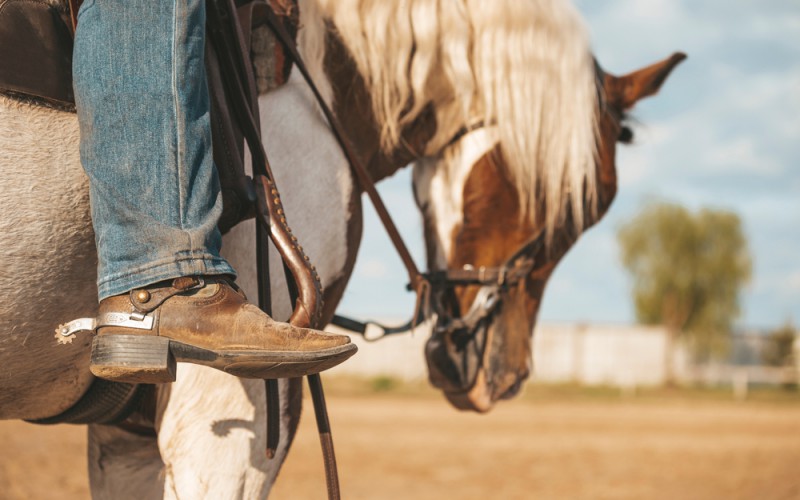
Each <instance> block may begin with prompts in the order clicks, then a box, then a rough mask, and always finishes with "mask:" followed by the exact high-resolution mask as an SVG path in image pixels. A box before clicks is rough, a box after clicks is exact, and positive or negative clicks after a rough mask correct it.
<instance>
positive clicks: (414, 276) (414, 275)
mask: <svg viewBox="0 0 800 500" xmlns="http://www.w3.org/2000/svg"><path fill="white" fill-rule="evenodd" d="M265 16H266V19H267V21H268V22H269V24H270V27H271V28H272V29H273V31H274V32H275V34H276V35H277V36H278V38H279V39H280V41H281V43H283V45H284V46H285V47H286V50H287V51H288V52H289V54H290V55H291V56H292V58H293V59H294V63H295V65H297V69H299V70H300V72H301V73H302V75H303V77H304V78H305V80H306V83H308V86H309V87H310V88H311V91H312V92H313V93H314V96H315V97H316V98H317V101H318V103H319V106H320V108H321V109H322V112H323V114H324V115H325V118H326V119H327V120H328V123H330V125H331V129H332V130H333V133H334V135H335V136H336V140H337V141H338V142H339V145H340V146H341V148H342V150H343V151H344V154H345V156H346V157H347V160H348V161H349V163H350V166H351V168H352V169H353V172H354V173H355V175H356V178H357V179H358V181H359V183H360V184H361V188H362V189H363V190H364V191H366V193H367V195H368V196H369V199H370V201H372V204H373V206H374V207H375V211H376V212H377V213H378V217H380V219H381V222H382V223H383V226H384V228H386V232H387V233H388V234H389V238H390V239H391V241H392V244H393V245H394V247H395V249H396V250H397V253H398V254H399V255H400V259H401V260H402V261H403V265H405V267H406V271H407V272H408V279H409V283H410V284H411V287H412V288H413V289H414V290H415V291H417V293H419V292H420V289H421V287H423V286H424V285H423V282H424V281H425V278H424V276H423V275H422V274H421V273H420V272H419V269H418V268H417V266H416V264H415V263H414V259H413V257H412V256H411V252H409V251H408V248H407V247H406V244H405V242H404V241H403V238H402V236H400V232H399V231H398V230H397V226H396V225H395V224H394V221H393V220H392V217H391V215H389V211H388V210H387V209H386V205H384V203H383V200H382V199H381V197H380V195H379V194H378V190H377V189H376V188H375V183H374V182H373V181H372V178H371V177H370V175H369V173H368V172H367V169H366V168H365V167H364V164H363V163H362V162H361V161H360V159H359V157H358V155H357V154H356V153H355V151H354V150H353V148H352V146H351V145H350V143H349V141H348V139H347V135H346V133H345V132H344V128H343V127H342V125H341V124H340V123H339V120H338V119H337V118H336V116H335V115H334V114H333V112H332V111H331V109H330V107H329V106H328V104H327V103H326V102H325V100H324V99H323V98H322V94H321V93H320V91H319V89H318V88H317V86H316V85H315V84H314V80H313V79H312V78H311V74H310V73H309V72H308V69H307V68H306V66H305V64H304V63H303V58H302V57H301V56H300V53H299V51H298V50H297V45H296V43H295V41H294V39H293V38H292V37H291V36H289V33H288V32H287V31H286V28H285V27H284V26H283V24H282V23H281V22H280V20H279V19H278V18H277V16H276V15H275V13H274V12H272V11H271V10H270V9H266V11H265Z"/></svg>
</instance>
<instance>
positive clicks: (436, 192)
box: [413, 127, 497, 269]
mask: <svg viewBox="0 0 800 500" xmlns="http://www.w3.org/2000/svg"><path fill="white" fill-rule="evenodd" d="M495 144H497V136H496V131H495V130H494V129H493V128H491V127H486V128H480V129H477V130H474V131H472V132H470V133H468V134H467V135H466V136H464V137H463V138H461V140H460V141H459V142H458V143H457V144H455V145H453V146H451V147H450V148H449V151H447V152H446V153H447V154H445V155H443V156H442V157H440V158H435V159H431V158H429V159H423V160H421V161H419V162H417V163H416V164H415V165H414V175H413V182H414V193H415V196H416V198H417V205H418V206H419V208H420V210H422V212H423V215H424V216H425V218H426V220H427V221H429V223H432V226H433V228H434V234H433V235H432V236H433V237H434V238H435V241H434V242H428V245H429V246H430V245H431V243H433V244H434V248H435V249H436V255H435V262H431V263H430V264H431V265H432V266H435V267H436V268H438V269H445V268H447V264H448V261H449V259H450V258H451V256H452V251H453V248H452V241H453V231H454V230H455V229H456V228H457V227H458V226H459V225H460V224H461V222H462V220H463V218H464V184H465V183H466V182H467V178H468V177H469V174H470V172H472V167H473V166H474V165H475V163H476V162H477V161H478V160H480V159H481V157H482V156H483V155H485V154H486V153H487V152H488V151H490V150H491V149H492V148H493V147H494V146H495Z"/></svg>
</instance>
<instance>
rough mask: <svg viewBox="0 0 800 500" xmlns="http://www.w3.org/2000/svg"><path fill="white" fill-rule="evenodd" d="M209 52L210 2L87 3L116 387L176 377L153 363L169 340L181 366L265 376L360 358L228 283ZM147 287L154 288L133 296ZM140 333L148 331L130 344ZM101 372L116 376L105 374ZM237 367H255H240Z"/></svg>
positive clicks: (86, 75)
mask: <svg viewBox="0 0 800 500" xmlns="http://www.w3.org/2000/svg"><path fill="white" fill-rule="evenodd" d="M204 43H205V12H204V0H188V1H178V0H172V1H170V0H167V1H158V2H153V1H150V0H86V1H85V2H84V3H83V6H82V7H81V11H80V15H79V23H78V30H77V33H76V39H75V49H74V85H75V95H76V104H77V108H78V117H79V121H80V125H81V160H82V162H83V165H84V168H85V170H86V173H87V175H88V176H89V179H90V186H91V192H90V193H91V204H92V219H93V223H94V228H95V233H96V243H97V251H98V256H99V266H98V289H99V296H100V299H101V307H100V310H101V317H100V318H99V319H100V322H101V323H103V322H105V323H106V326H105V327H104V328H100V329H99V334H100V335H99V336H98V339H96V341H95V349H94V352H93V371H95V372H96V373H97V374H99V375H102V376H106V377H107V378H115V379H119V380H131V381H133V380H138V381H149V380H154V381H155V380H156V379H158V377H161V378H162V379H164V378H170V377H172V374H171V373H167V372H169V370H171V369H172V367H171V366H166V365H165V366H161V367H159V368H152V367H150V368H148V367H147V366H145V365H146V364H147V363H152V362H154V359H155V357H157V356H161V355H164V354H165V353H166V351H165V350H166V349H169V348H170V345H171V348H172V349H171V350H172V352H173V353H175V355H176V356H177V357H178V359H179V360H180V359H184V360H187V361H193V362H200V363H203V364H212V365H214V366H217V367H220V368H225V369H226V370H230V371H232V372H235V373H237V374H239V375H243V376H247V375H251V376H255V377H262V376H267V375H268V376H270V377H279V376H281V377H282V376H288V375H292V374H296V373H295V372H297V373H299V372H303V371H305V372H313V371H318V370H317V368H320V367H323V365H325V364H326V363H325V362H324V361H325V360H338V359H341V360H343V359H345V358H346V357H347V356H349V354H351V353H352V352H351V351H352V349H351V346H345V344H346V340H345V339H343V338H341V337H340V336H329V335H323V334H318V333H315V332H313V331H311V330H302V329H296V328H293V327H289V326H288V325H285V324H280V323H274V322H272V321H271V320H270V319H269V318H268V317H267V316H266V315H264V314H262V313H260V312H257V311H255V309H256V308H254V307H252V306H245V305H244V303H243V298H242V297H241V294H240V293H238V291H237V290H236V289H235V286H234V285H232V284H230V283H229V282H228V281H227V279H224V278H223V277H231V276H233V275H234V270H233V268H232V267H231V266H230V265H229V264H228V263H227V262H226V261H225V259H223V258H222V257H221V256H220V254H219V250H220V245H221V237H220V233H219V230H218V229H217V221H218V219H219V216H220V214H221V211H222V198H221V195H220V188H219V181H218V179H217V174H216V171H215V169H214V166H213V161H212V155H211V128H210V123H209V98H208V90H207V86H206V79H205V68H204V64H203V57H204ZM188 276H204V279H203V280H202V283H203V284H208V286H206V287H205V288H204V289H202V290H199V289H200V288H202V286H203V285H202V284H201V283H200V282H199V281H197V280H187V279H182V280H177V281H175V282H172V281H169V280H173V279H175V278H180V277H188ZM214 277H216V278H214ZM142 288H148V290H146V291H142V292H136V293H130V295H129V294H128V292H131V291H132V290H133V291H136V290H138V289H142ZM188 288H191V290H189V289H188ZM198 290H199V291H198ZM166 296H169V297H171V298H169V299H167V300H166V302H164V303H163V305H160V304H161V302H160V301H161V298H163V297H166ZM135 297H139V299H142V300H138V299H135ZM151 297H152V299H151ZM212 297H213V298H212ZM223 298H224V300H222V299H223ZM144 299H147V300H144ZM209 304H211V305H209ZM221 305H224V307H220V306H221ZM112 312H122V313H123V316H125V315H126V314H127V315H128V316H125V317H126V318H128V317H133V316H135V317H137V318H138V317H140V316H142V315H143V314H145V313H146V314H147V315H148V316H153V317H155V318H156V321H155V322H154V323H155V326H154V327H152V328H150V329H147V330H142V329H138V328H135V327H136V326H142V324H143V323H141V322H140V323H141V324H140V323H126V324H125V325H123V326H122V327H120V325H117V324H115V323H114V321H116V320H118V319H119V317H120V315H119V314H117V315H114V314H105V313H112ZM131 313H134V314H133V316H131ZM147 321H149V320H147ZM140 333H150V335H136V336H135V337H132V335H134V334H140ZM104 337H105V338H104ZM168 339H172V341H171V344H170V341H169V340H168ZM98 340H100V341H101V342H100V345H99V346H98V344H97V342H98ZM128 341H130V342H132V343H131V344H126V343H125V342H128ZM176 346H177V347H176ZM187 346H188V347H187ZM99 347H102V349H99ZM234 350H235V351H236V352H233V351H234ZM101 351H102V352H101ZM223 351H224V352H223ZM340 351H341V352H340ZM345 351H347V352H345ZM136 352H145V353H146V355H143V356H145V357H147V358H148V359H147V360H145V361H144V362H143V363H141V364H142V366H139V367H138V368H137V367H136V366H134V367H133V368H131V369H124V368H120V367H121V366H123V365H124V366H129V367H130V366H132V365H136V363H135V358H136V355H134V354H135V353H136ZM106 354H107V356H106V357H105V358H103V356H105V355H106ZM109 356H110V358H109ZM166 356H167V358H169V359H168V360H167V362H166V364H167V365H173V364H174V361H172V360H171V358H170V356H169V354H168V353H166ZM226 357H227V358H226ZM101 358H102V359H101ZM111 358H113V359H111ZM221 358H226V359H224V360H222V361H220V359H221ZM109 359H111V360H110V361H109ZM104 363H110V364H112V365H114V368H113V370H105V371H104V368H103V364H104ZM237 363H238V364H240V365H241V364H247V365H248V367H247V369H238V370H237V369H236V368H235V365H236V364H237ZM231 367H233V368H231ZM165 370H166V371H165ZM293 370H294V371H293ZM154 372H158V374H157V375H152V376H151V375H150V374H152V373H154Z"/></svg>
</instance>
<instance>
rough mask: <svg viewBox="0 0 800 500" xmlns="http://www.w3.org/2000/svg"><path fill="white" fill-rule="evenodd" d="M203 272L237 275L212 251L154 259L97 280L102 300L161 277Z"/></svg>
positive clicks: (156, 280)
mask: <svg viewBox="0 0 800 500" xmlns="http://www.w3.org/2000/svg"><path fill="white" fill-rule="evenodd" d="M201 274H203V275H219V274H228V275H231V276H234V277H235V276H236V271H234V269H233V267H231V265H230V264H228V262H227V261H226V260H225V259H223V258H221V257H217V256H213V255H210V254H199V255H198V254H195V255H191V256H186V257H175V258H171V259H168V260H165V261H163V262H153V263H150V264H148V265H147V266H144V267H140V268H137V269H131V270H129V271H123V272H120V273H115V274H114V275H112V276H109V277H106V278H103V279H101V280H99V281H98V283H97V293H98V298H99V300H103V299H106V298H108V297H111V296H114V295H120V294H123V293H127V292H129V291H131V290H133V289H135V288H142V287H144V286H147V285H152V284H153V283H158V282H159V281H164V280H169V279H174V278H179V277H181V276H197V275H201Z"/></svg>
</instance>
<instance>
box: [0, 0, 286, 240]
mask: <svg viewBox="0 0 800 500" xmlns="http://www.w3.org/2000/svg"><path fill="white" fill-rule="evenodd" d="M82 1H83V0H56V1H53V2H49V3H48V2H43V1H42V0H0V48H2V49H1V50H2V52H0V53H1V54H2V56H0V93H4V94H8V95H10V96H12V97H17V98H22V99H26V100H31V101H34V102H39V103H42V104H44V105H48V106H52V107H56V108H58V109H62V110H66V111H73V112H74V111H75V96H74V94H73V90H72V48H73V36H74V32H75V31H74V30H75V25H76V23H77V11H78V8H79V7H80V4H81V3H82ZM210 3H211V0H209V4H210ZM236 7H237V14H238V22H239V25H240V26H241V34H242V36H243V38H244V40H243V44H244V47H245V48H246V50H247V51H248V52H249V53H247V54H243V57H244V58H245V60H246V61H248V62H249V64H246V65H245V66H246V67H245V68H243V69H244V70H245V71H247V72H249V73H251V74H250V75H245V76H246V77H247V76H249V77H251V78H252V79H251V81H255V88H253V89H248V91H249V92H248V94H249V95H248V97H249V98H251V99H253V100H254V99H256V97H257V95H258V94H259V93H266V92H268V91H271V90H274V89H276V88H278V87H280V86H281V85H283V84H284V83H285V82H286V81H287V80H288V78H289V73H290V72H291V69H292V60H291V58H290V57H287V54H285V48H284V45H283V44H281V43H280V41H279V40H278V39H277V38H276V37H275V35H274V33H273V32H272V30H271V29H269V28H268V26H267V24H266V23H267V21H266V13H265V10H266V9H271V10H272V12H273V13H274V14H275V15H276V16H277V17H278V18H279V19H280V21H281V23H282V24H283V26H284V27H285V29H286V30H287V32H289V33H290V34H291V35H292V36H293V37H296V36H297V30H298V25H299V22H300V19H299V9H298V7H297V0H268V1H267V2H263V1H261V2H258V1H255V0H237V1H236ZM209 10H210V8H209ZM212 30H213V31H216V32H217V33H218V36H219V34H220V33H223V32H224V30H225V27H224V26H220V25H219V22H218V20H215V19H214V18H213V16H209V20H208V31H209V32H210V31H212ZM207 38H208V39H207V42H206V73H207V77H208V83H209V93H210V98H211V123H212V137H213V151H214V163H215V165H216V166H217V169H218V172H219V177H220V184H221V187H222V199H223V213H222V217H221V218H220V221H219V228H220V230H221V231H222V232H223V233H225V232H227V231H228V230H229V229H230V228H232V227H233V226H234V225H236V224H237V223H239V222H240V221H242V220H245V219H247V218H251V217H253V215H254V212H253V207H254V205H255V195H254V193H253V190H252V187H251V185H250V181H249V179H247V177H246V176H245V171H244V138H243V133H242V130H241V127H240V126H239V125H238V123H237V120H236V119H235V117H233V116H231V114H230V112H229V110H230V109H231V108H232V103H231V102H230V97H229V96H228V95H227V94H228V93H227V92H226V89H225V85H226V82H225V80H224V78H223V76H224V72H223V71H222V70H221V61H220V59H219V54H218V49H217V48H216V47H215V44H214V43H213V41H212V39H213V37H212V36H211V34H210V33H209V37H207ZM254 53H260V54H264V53H267V54H269V55H270V56H269V57H267V58H264V57H261V58H259V64H257V65H256V64H254V58H253V55H254ZM264 60H266V61H267V62H266V63H263V61H264ZM253 108H254V110H255V106H253ZM255 116H256V117H257V116H258V114H257V113H255Z"/></svg>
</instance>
